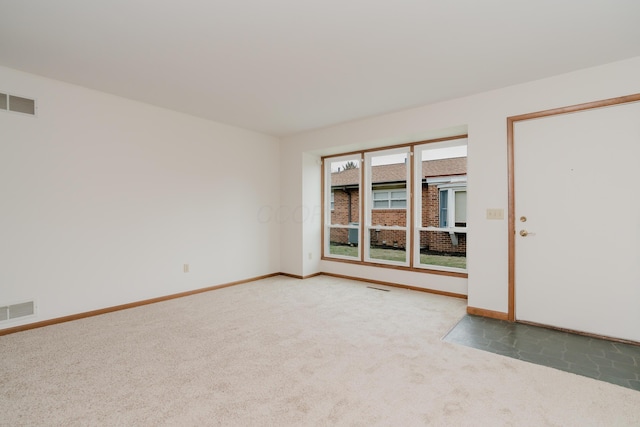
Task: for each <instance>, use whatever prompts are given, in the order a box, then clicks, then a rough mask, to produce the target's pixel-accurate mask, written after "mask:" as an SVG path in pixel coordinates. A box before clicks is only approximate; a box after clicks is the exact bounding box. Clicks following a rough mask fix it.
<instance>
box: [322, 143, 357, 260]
mask: <svg viewBox="0 0 640 427" xmlns="http://www.w3.org/2000/svg"><path fill="white" fill-rule="evenodd" d="M350 160H352V161H358V162H359V164H360V167H363V166H362V165H363V164H364V162H363V159H362V158H361V157H360V154H356V155H353V154H350V155H345V156H337V157H327V158H325V159H324V160H323V165H322V166H323V168H324V194H323V195H322V197H323V200H324V213H323V214H324V247H323V256H324V257H326V258H336V259H344V260H350V261H360V260H361V259H362V242H361V241H360V240H361V238H362V226H361V224H362V221H360V222H358V223H357V225H352V224H349V225H342V224H332V223H331V212H333V210H334V208H335V205H334V207H333V208H332V201H333V197H334V196H333V191H331V163H334V162H347V161H350ZM358 191H359V192H360V193H362V174H358ZM361 207H362V197H360V198H359V200H358V208H357V209H358V211H361ZM335 228H343V229H347V230H358V245H357V246H356V247H357V249H358V255H357V257H350V256H346V255H336V254H331V248H330V246H331V239H330V236H331V229H335ZM347 233H349V231H347Z"/></svg>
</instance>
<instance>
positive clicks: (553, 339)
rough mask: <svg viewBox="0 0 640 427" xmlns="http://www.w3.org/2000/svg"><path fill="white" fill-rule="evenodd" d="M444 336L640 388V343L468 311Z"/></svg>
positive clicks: (481, 348) (448, 340)
mask: <svg viewBox="0 0 640 427" xmlns="http://www.w3.org/2000/svg"><path fill="white" fill-rule="evenodd" d="M443 339H444V340H445V341H447V342H451V343H456V344H462V345H465V346H467V347H473V348H477V349H480V350H485V351H490V352H492V353H497V354H501V355H503V356H508V357H513V358H514V359H520V360H524V361H527V362H531V363H536V364H538V365H544V366H549V367H552V368H556V369H560V370H562V371H567V372H572V373H574V374H578V375H583V376H585V377H590V378H595V379H598V380H601V381H607V382H610V383H613V384H618V385H621V386H623V387H627V388H630V389H633V390H638V391H640V346H634V345H631V344H622V343H618V342H613V341H607V340H603V339H598V338H591V337H586V336H582V335H575V334H570V333H567V332H561V331H556V330H553V329H547V328H541V327H537V326H531V325H525V324H522V323H511V322H506V321H503V320H495V319H489V318H486V317H478V316H470V315H466V316H465V317H463V318H462V319H461V320H460V322H458V324H457V325H456V326H454V327H453V329H452V330H451V331H449V333H448V334H447V335H446V336H445V337H444V338H443Z"/></svg>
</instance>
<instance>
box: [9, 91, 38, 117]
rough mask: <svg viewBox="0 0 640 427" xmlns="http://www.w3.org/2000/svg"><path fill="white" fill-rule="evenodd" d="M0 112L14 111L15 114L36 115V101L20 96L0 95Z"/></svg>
mask: <svg viewBox="0 0 640 427" xmlns="http://www.w3.org/2000/svg"><path fill="white" fill-rule="evenodd" d="M0 110H8V111H14V112H16V113H24V114H30V115H32V116H34V115H35V114H36V101H35V100H33V99H29V98H23V97H21V96H15V95H8V94H6V93H0Z"/></svg>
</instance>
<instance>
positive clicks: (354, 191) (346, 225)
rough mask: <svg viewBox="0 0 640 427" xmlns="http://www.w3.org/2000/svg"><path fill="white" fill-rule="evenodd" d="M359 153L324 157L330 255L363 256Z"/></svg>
mask: <svg viewBox="0 0 640 427" xmlns="http://www.w3.org/2000/svg"><path fill="white" fill-rule="evenodd" d="M360 164H361V160H360V155H351V156H341V157H335V158H331V159H324V160H323V165H324V169H323V170H324V187H325V194H324V198H325V199H324V200H325V202H324V203H325V211H324V215H323V218H324V227H323V230H324V246H323V253H324V255H325V256H327V257H331V258H337V259H347V260H358V259H360V258H361V256H360V245H359V241H360V230H361V229H360V197H359V194H360V181H361V176H362V174H361V171H362V169H361V168H360Z"/></svg>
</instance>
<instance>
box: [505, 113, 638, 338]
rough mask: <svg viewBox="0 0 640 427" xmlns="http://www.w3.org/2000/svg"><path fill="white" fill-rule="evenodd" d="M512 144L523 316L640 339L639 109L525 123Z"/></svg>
mask: <svg viewBox="0 0 640 427" xmlns="http://www.w3.org/2000/svg"><path fill="white" fill-rule="evenodd" d="M513 141H514V169H513V170H514V184H515V187H514V188H515V226H516V227H515V231H516V236H515V281H514V283H515V287H514V289H515V317H516V320H520V321H529V322H535V323H540V324H545V325H550V326H555V327H560V328H566V329H572V330H577V331H583V332H588V333H592V334H597V335H604V336H609V337H615V338H622V339H628V340H633V341H640V103H639V102H635V103H627V104H619V105H615V106H610V107H605V108H597V109H591V110H584V111H581V112H575V113H571V114H561V115H554V116H548V117H543V118H538V119H530V120H524V121H518V122H515V123H514V140H513ZM521 233H522V234H525V235H526V236H522V235H521ZM527 233H528V234H527Z"/></svg>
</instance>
